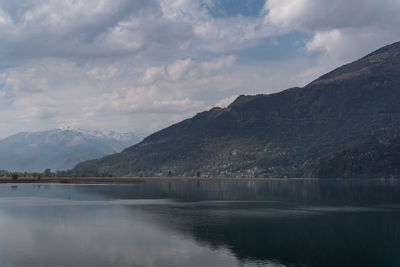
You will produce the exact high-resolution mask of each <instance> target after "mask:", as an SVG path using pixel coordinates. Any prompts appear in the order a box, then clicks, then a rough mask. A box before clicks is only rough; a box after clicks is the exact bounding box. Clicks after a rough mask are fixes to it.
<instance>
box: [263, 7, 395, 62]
mask: <svg viewBox="0 0 400 267" xmlns="http://www.w3.org/2000/svg"><path fill="white" fill-rule="evenodd" d="M398 10H400V2H399V1H397V0H386V1H374V0H352V1H346V0H332V1H318V0H268V1H267V2H266V3H265V6H264V12H266V13H267V15H266V17H265V20H266V23H271V24H273V25H275V26H277V27H279V28H280V29H281V30H282V31H291V30H299V31H305V32H310V33H312V34H313V35H314V36H313V38H312V39H311V40H309V42H308V43H307V45H306V48H307V50H308V51H309V52H320V53H323V54H324V55H326V56H328V57H329V58H331V59H336V60H337V59H339V60H341V61H344V60H354V59H356V58H358V57H360V56H362V55H364V54H365V53H367V52H371V51H372V50H374V49H377V48H379V47H380V46H383V45H386V44H389V43H392V42H395V41H399V40H398V38H399V37H398V36H399V34H400V28H399V27H398V26H397V25H399V24H400V17H399V16H398V15H397V11H398Z"/></svg>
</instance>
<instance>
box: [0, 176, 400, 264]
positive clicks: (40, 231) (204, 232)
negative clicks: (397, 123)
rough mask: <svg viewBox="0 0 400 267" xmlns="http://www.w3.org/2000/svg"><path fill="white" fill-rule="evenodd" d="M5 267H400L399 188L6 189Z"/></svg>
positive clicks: (185, 184) (308, 183)
mask: <svg viewBox="0 0 400 267" xmlns="http://www.w3.org/2000/svg"><path fill="white" fill-rule="evenodd" d="M0 265H1V266H18V267H19V266H96V267H102V266H316V267H317V266H318V267H321V266H342V267H346V266H363V267H365V266H379V267H382V266H383V267H384V266H400V183H399V182H397V181H368V182H366V181H357V180H352V181H334V180H329V181H316V180H304V181H302V180H287V181H284V180H281V181H248V182H246V181H172V182H170V181H162V182H161V181H157V182H145V183H138V184H130V185H115V184H113V185H58V184H51V185H32V184H26V185H0Z"/></svg>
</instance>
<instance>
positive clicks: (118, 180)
mask: <svg viewBox="0 0 400 267" xmlns="http://www.w3.org/2000/svg"><path fill="white" fill-rule="evenodd" d="M316 180H338V181H346V180H376V181H392V180H393V181H397V180H399V181H400V179H395V178H387V179H385V178H369V179H367V178H366V179H360V178H358V179H344V178H336V179H335V178H332V179H326V178H324V179H321V178H262V177H260V178H255V177H253V178H242V177H237V178H235V177H215V178H207V177H41V178H40V179H38V178H35V177H19V178H17V179H13V178H11V177H0V184H24V183H25V184H43V183H44V184H45V183H54V184H97V183H103V184H134V183H144V182H157V181H316Z"/></svg>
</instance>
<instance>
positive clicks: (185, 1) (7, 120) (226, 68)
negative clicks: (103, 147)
mask: <svg viewBox="0 0 400 267" xmlns="http://www.w3.org/2000/svg"><path fill="white" fill-rule="evenodd" d="M255 2H257V3H258V4H257V5H255V4H253V3H255ZM235 3H236V4H237V3H240V5H243V6H242V7H243V8H237V7H236V6H235V7H234V6H233V5H235ZM249 5H250V8H248V7H249ZM399 7H400V2H399V1H397V0H386V1H384V2H382V1H372V0H352V1H345V0H332V1H328V2H326V1H317V0H268V1H265V4H264V2H263V1H262V0H259V1H254V0H243V1H234V2H232V1H225V0H224V1H221V0H137V1H130V0H100V1H94V0H75V1H53V0H40V1H32V0H21V1H8V0H0V32H1V35H0V118H1V119H0V125H8V127H6V130H4V131H7V132H2V133H0V136H5V135H6V134H9V133H12V132H16V131H19V130H41V129H43V128H51V127H58V126H63V125H71V126H76V127H81V128H100V129H115V130H121V131H129V130H137V131H140V132H142V131H145V132H151V131H154V130H158V129H160V128H162V127H165V126H168V125H169V124H171V123H174V122H177V121H179V120H181V119H184V118H187V117H190V116H192V115H194V114H195V113H197V112H199V111H202V110H205V109H208V108H211V107H212V106H214V105H215V103H216V102H217V105H220V106H225V105H227V104H228V103H229V102H230V101H231V100H233V97H232V96H236V95H240V94H255V93H271V92H277V91H280V90H283V89H286V88H288V87H292V86H301V85H304V84H306V83H308V82H310V81H311V80H312V79H314V78H316V77H317V76H319V75H320V74H323V73H324V72H326V71H328V70H330V69H331V68H333V67H336V66H338V65H342V64H344V63H346V62H349V61H351V60H354V59H356V58H358V57H360V56H362V55H364V54H366V53H367V52H371V51H372V50H374V49H375V48H378V47H380V46H382V45H385V44H388V43H390V42H393V41H397V40H396V38H398V37H397V36H399V35H400V28H398V27H397V25H399V24H400V17H399V16H397V11H398V10H399ZM245 9H246V10H247V11H246V10H245ZM299 33H300V34H299ZM218 100H221V101H218Z"/></svg>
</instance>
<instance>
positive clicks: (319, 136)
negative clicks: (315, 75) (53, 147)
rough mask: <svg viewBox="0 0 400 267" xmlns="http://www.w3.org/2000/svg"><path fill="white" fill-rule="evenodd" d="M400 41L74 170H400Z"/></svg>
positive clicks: (374, 173) (263, 173)
mask: <svg viewBox="0 0 400 267" xmlns="http://www.w3.org/2000/svg"><path fill="white" fill-rule="evenodd" d="M399 140H400V43H395V44H392V45H389V46H386V47H383V48H381V49H379V50H377V51H375V52H373V53H372V54H369V55H368V56H366V57H364V58H362V59H360V60H357V61H355V62H353V63H351V64H348V65H345V66H342V67H340V68H338V69H336V70H334V71H332V72H330V73H328V74H326V75H323V76H322V77H320V78H319V79H317V80H315V81H313V82H312V83H310V84H308V85H307V86H305V87H303V88H297V87H296V88H291V89H288V90H285V91H282V92H280V93H276V94H271V95H255V96H243V95H242V96H239V97H238V98H237V99H236V100H235V101H234V102H233V103H232V104H231V105H229V106H228V107H227V108H213V109H211V110H209V111H206V112H202V113H199V114H197V115H196V116H194V117H193V118H191V119H187V120H184V121H182V122H180V123H178V124H175V125H172V126H170V127H168V128H166V129H163V130H161V131H159V132H157V133H154V134H152V135H150V136H148V137H147V138H145V139H144V140H143V141H142V142H140V143H138V144H136V145H134V146H131V147H129V148H127V149H125V150H124V151H122V152H121V153H118V154H114V155H110V156H106V157H104V158H101V159H97V160H91V161H86V162H83V163H80V164H79V165H77V166H76V167H75V168H74V172H75V173H76V174H97V173H102V174H115V175H130V176H167V175H173V176H196V175H201V176H209V177H217V176H219V177H224V176H230V177H320V178H325V177H328V178H329V177H363V178H378V177H397V176H400V167H399V166H400V153H399V150H400V141H399Z"/></svg>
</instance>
